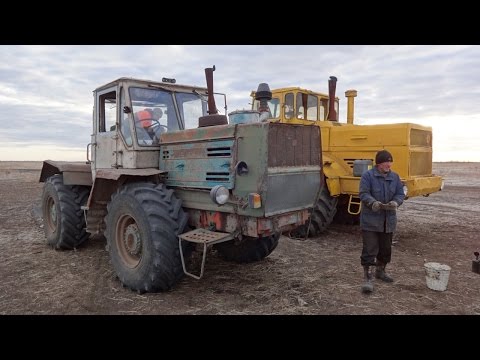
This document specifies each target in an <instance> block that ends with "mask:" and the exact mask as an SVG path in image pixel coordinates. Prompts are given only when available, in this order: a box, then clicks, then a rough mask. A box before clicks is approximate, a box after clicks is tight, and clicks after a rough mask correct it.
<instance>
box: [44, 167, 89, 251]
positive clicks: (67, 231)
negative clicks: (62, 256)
mask: <svg viewBox="0 0 480 360" xmlns="http://www.w3.org/2000/svg"><path fill="white" fill-rule="evenodd" d="M89 193H90V190H89V188H88V187H86V186H77V185H73V186H69V185H64V184H63V175H58V174H57V175H53V176H50V177H49V178H48V179H47V180H46V181H45V184H44V186H43V193H42V217H43V229H44V231H45V236H46V238H47V243H48V244H49V245H50V246H52V247H53V248H54V249H64V250H67V249H74V248H76V247H78V246H79V245H80V244H82V243H83V242H84V241H85V240H87V239H88V237H89V235H90V234H89V233H88V232H87V230H86V224H85V216H84V214H83V210H82V209H81V206H82V205H86V203H87V199H88V195H89Z"/></svg>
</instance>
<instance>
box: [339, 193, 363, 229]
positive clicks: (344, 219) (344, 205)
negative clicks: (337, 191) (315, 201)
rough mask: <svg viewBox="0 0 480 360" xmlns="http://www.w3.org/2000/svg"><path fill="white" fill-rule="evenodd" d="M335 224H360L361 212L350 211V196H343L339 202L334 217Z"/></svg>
mask: <svg viewBox="0 0 480 360" xmlns="http://www.w3.org/2000/svg"><path fill="white" fill-rule="evenodd" d="M333 222H334V223H335V224H343V225H358V224H360V214H358V215H352V214H350V213H349V212H348V196H341V197H340V199H339V201H338V204H337V213H336V214H335V217H334V218H333Z"/></svg>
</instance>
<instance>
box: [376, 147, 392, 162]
mask: <svg viewBox="0 0 480 360" xmlns="http://www.w3.org/2000/svg"><path fill="white" fill-rule="evenodd" d="M384 162H393V156H392V154H390V153H389V152H388V151H387V150H380V151H379V152H377V155H375V164H381V163H384Z"/></svg>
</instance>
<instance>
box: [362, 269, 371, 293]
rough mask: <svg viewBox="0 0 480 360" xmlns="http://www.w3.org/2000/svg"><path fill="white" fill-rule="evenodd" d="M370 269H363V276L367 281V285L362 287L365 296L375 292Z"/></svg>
mask: <svg viewBox="0 0 480 360" xmlns="http://www.w3.org/2000/svg"><path fill="white" fill-rule="evenodd" d="M369 268H370V267H369V266H364V267H363V276H364V279H365V284H363V285H362V292H363V293H365V294H370V293H371V292H372V291H373V282H372V274H371V273H370V269H369Z"/></svg>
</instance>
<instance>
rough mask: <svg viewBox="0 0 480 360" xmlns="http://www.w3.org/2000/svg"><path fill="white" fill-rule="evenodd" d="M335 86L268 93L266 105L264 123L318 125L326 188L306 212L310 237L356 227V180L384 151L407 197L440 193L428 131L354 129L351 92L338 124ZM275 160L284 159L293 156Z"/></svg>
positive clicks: (406, 125) (401, 126)
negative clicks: (334, 225)
mask: <svg viewBox="0 0 480 360" xmlns="http://www.w3.org/2000/svg"><path fill="white" fill-rule="evenodd" d="M336 82H337V78H336V77H334V76H331V77H330V80H329V81H328V87H329V93H328V95H327V94H324V93H319V92H314V91H310V90H306V89H302V88H299V87H288V88H280V89H273V90H272V99H271V100H269V101H268V106H269V109H268V110H269V116H268V121H269V122H279V123H292V124H309V125H316V126H319V127H320V130H321V138H322V145H321V149H322V150H321V151H322V154H321V155H322V158H323V172H324V176H325V181H324V184H325V185H324V186H323V189H322V191H321V192H320V195H319V197H318V201H317V203H316V206H315V207H314V208H313V211H312V213H311V223H310V226H309V230H308V233H309V235H313V236H316V235H318V234H319V233H321V232H323V231H324V230H325V229H326V228H327V227H328V226H329V225H330V224H331V223H332V221H335V222H338V223H347V224H358V222H359V214H360V210H361V203H360V200H359V197H358V188H359V183H360V177H361V175H362V173H363V172H364V171H366V170H368V169H369V168H371V167H372V166H373V165H374V159H375V154H376V152H377V151H379V150H382V149H388V151H390V152H391V153H392V155H393V158H394V163H393V170H394V171H396V172H397V173H398V174H399V175H400V177H401V179H402V182H403V184H404V191H405V195H406V198H411V197H415V196H420V195H423V196H428V195H430V194H431V193H434V192H437V191H440V190H442V189H443V179H442V178H441V177H440V176H436V175H434V174H432V128H431V127H428V126H422V125H418V124H413V123H398V124H382V125H356V124H354V123H353V119H354V98H355V97H356V96H357V91H356V90H348V91H346V92H345V96H346V97H347V99H348V100H347V119H346V122H342V123H341V122H340V121H339V116H338V114H339V99H338V97H336V96H335V89H336ZM251 96H252V110H250V111H255V110H259V107H260V103H259V101H258V100H255V92H253V91H252V93H251ZM283 151H286V150H283ZM277 156H278V157H282V156H283V157H285V158H287V157H289V156H295V154H287V153H285V154H277ZM307 224H308V223H307ZM305 230H306V228H305V227H304V228H303V230H302V231H301V232H300V233H301V234H302V235H303V234H304V233H305Z"/></svg>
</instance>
